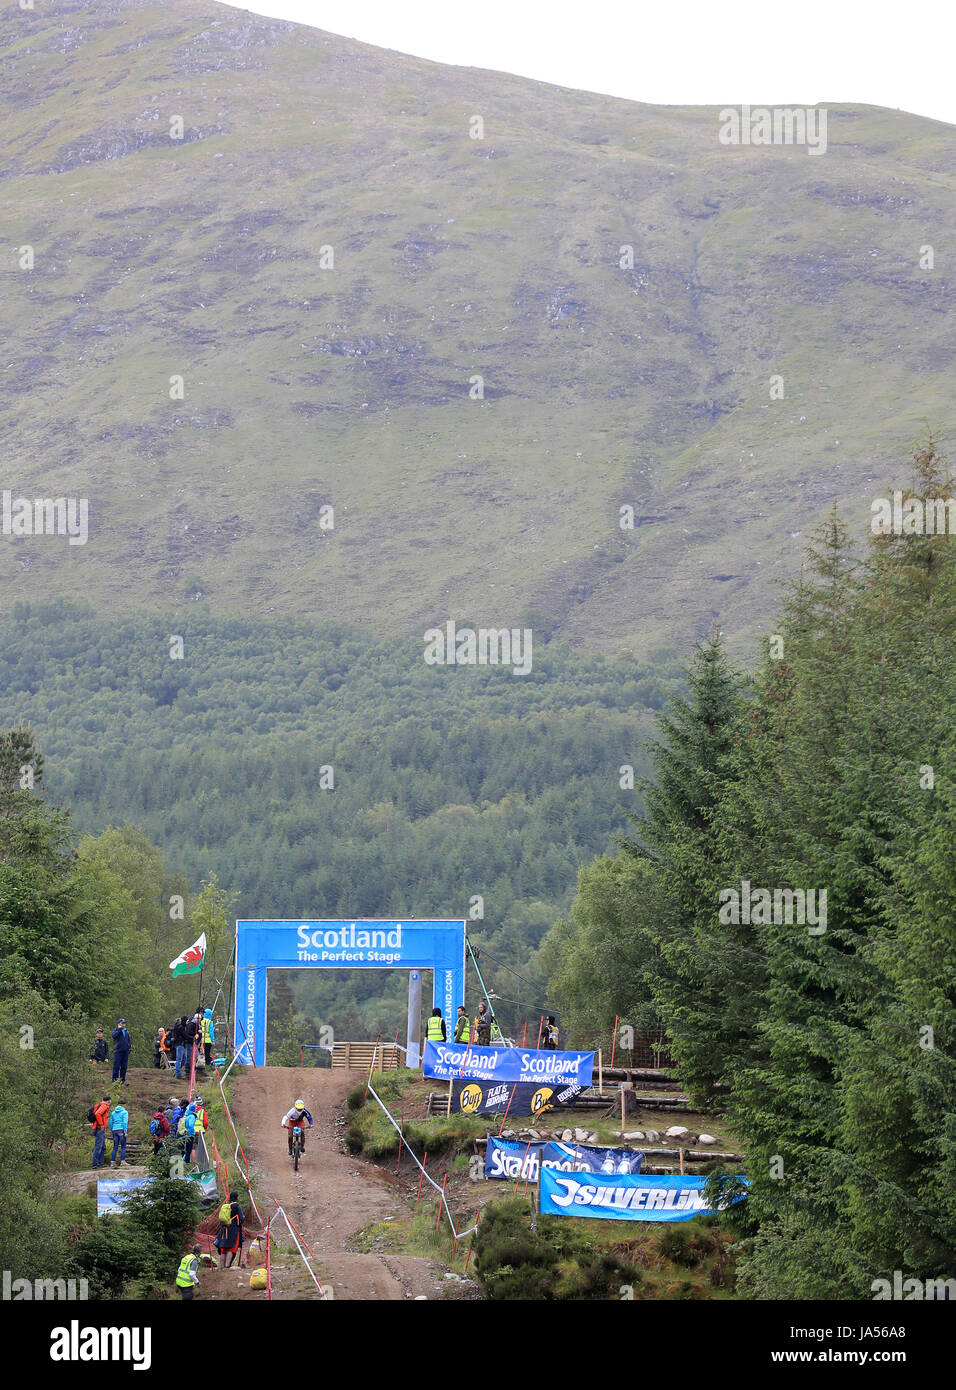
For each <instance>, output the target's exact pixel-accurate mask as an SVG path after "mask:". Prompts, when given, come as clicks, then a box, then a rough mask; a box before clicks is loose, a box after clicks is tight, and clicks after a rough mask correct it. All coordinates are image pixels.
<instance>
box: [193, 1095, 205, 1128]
mask: <svg viewBox="0 0 956 1390" xmlns="http://www.w3.org/2000/svg"><path fill="white" fill-rule="evenodd" d="M193 1103H194V1104H195V1106H196V1131H197V1133H198V1131H199V1130H200V1129H202V1131H203V1133H204V1134H205V1132H206V1130H207V1129H208V1128H209V1116H208V1115H207V1114H206V1107H205V1105H204V1104H203V1099H202V1096H193Z"/></svg>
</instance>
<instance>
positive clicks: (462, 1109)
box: [451, 1080, 583, 1116]
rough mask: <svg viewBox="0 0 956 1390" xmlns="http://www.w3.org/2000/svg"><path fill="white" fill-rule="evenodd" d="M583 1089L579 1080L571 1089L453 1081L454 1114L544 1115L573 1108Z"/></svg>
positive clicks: (452, 1111)
mask: <svg viewBox="0 0 956 1390" xmlns="http://www.w3.org/2000/svg"><path fill="white" fill-rule="evenodd" d="M582 1090H583V1087H581V1086H579V1085H578V1083H577V1082H576V1081H574V1082H572V1083H571V1085H570V1086H541V1085H538V1084H536V1083H534V1082H529V1081H526V1082H524V1083H522V1084H520V1085H519V1083H518V1082H516V1081H512V1082H507V1081H490V1082H489V1081H463V1080H455V1081H453V1082H452V1092H451V1113H452V1114H453V1115H457V1114H462V1115H503V1114H504V1113H505V1111H507V1112H508V1114H509V1116H510V1115H540V1114H542V1113H543V1112H544V1111H545V1110H555V1109H558V1108H560V1107H561V1106H562V1105H573V1104H574V1101H575V1100H576V1098H577V1097H578V1096H579V1095H580V1094H581V1091H582Z"/></svg>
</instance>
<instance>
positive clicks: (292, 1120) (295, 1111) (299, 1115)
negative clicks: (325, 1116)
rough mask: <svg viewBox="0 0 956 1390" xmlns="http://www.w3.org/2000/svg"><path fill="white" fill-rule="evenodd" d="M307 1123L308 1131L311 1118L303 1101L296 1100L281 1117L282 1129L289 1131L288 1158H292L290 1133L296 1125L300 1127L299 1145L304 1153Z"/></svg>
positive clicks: (310, 1125) (310, 1126)
mask: <svg viewBox="0 0 956 1390" xmlns="http://www.w3.org/2000/svg"><path fill="white" fill-rule="evenodd" d="M306 1121H308V1125H309V1129H311V1128H312V1116H311V1115H310V1114H309V1112H308V1110H306V1108H305V1101H304V1100H297V1101H296V1103H295V1105H293V1107H292V1109H291V1110H289V1111H288V1112H287V1113H286V1114H285V1115H283V1116H282V1128H283V1129H287V1130H288V1131H289V1156H290V1158H291V1156H292V1131H293V1129H294V1128H295V1127H296V1125H300V1126H302V1133H301V1134H300V1135H299V1143H300V1147H301V1149H302V1152H303V1153H305V1127H304V1126H305V1122H306Z"/></svg>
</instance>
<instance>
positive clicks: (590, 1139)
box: [584, 1134, 598, 1144]
mask: <svg viewBox="0 0 956 1390" xmlns="http://www.w3.org/2000/svg"><path fill="white" fill-rule="evenodd" d="M584 1142H585V1143H586V1144H596V1143H597V1142H598V1137H597V1135H596V1134H589V1135H588V1137H587V1139H585V1141H584Z"/></svg>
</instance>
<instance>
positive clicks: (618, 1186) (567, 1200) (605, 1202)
mask: <svg viewBox="0 0 956 1390" xmlns="http://www.w3.org/2000/svg"><path fill="white" fill-rule="evenodd" d="M745 1181H746V1180H745ZM705 1182H706V1179H705V1178H688V1177H683V1178H676V1177H660V1178H656V1177H655V1178H652V1177H637V1176H634V1177H631V1176H625V1175H622V1176H619V1177H610V1176H607V1177H605V1176H604V1175H603V1174H602V1175H601V1177H600V1178H599V1179H594V1178H590V1179H588V1178H583V1179H582V1178H578V1177H573V1176H571V1175H569V1174H564V1173H557V1172H555V1171H554V1169H553V1168H542V1169H541V1184H540V1189H539V1192H540V1196H539V1202H540V1209H541V1212H542V1214H543V1215H546V1216H590V1217H598V1218H600V1219H602V1220H605V1221H689V1220H690V1219H691V1217H692V1216H699V1215H701V1214H704V1215H708V1216H712V1215H713V1214H714V1209H713V1207H710V1206H708V1204H707V1202H706V1201H705V1200H704V1193H703V1187H704V1183H705ZM736 1200H737V1201H743V1198H742V1197H738V1198H737V1199H736Z"/></svg>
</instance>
